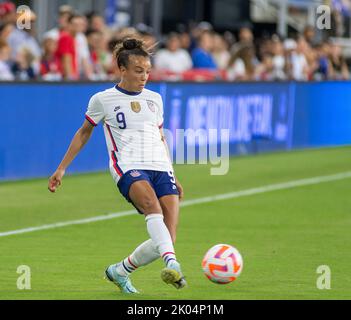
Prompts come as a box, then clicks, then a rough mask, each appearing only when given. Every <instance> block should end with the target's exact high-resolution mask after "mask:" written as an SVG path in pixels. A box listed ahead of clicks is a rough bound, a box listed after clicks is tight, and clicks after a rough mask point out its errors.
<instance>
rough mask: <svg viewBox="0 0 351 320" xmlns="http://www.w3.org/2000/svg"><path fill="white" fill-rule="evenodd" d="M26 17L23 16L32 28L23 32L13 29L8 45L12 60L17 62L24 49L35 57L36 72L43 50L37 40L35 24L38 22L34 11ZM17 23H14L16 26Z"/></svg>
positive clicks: (27, 13)
mask: <svg viewBox="0 0 351 320" xmlns="http://www.w3.org/2000/svg"><path fill="white" fill-rule="evenodd" d="M24 15H27V16H23V15H22V18H23V19H26V20H29V21H30V28H29V29H23V30H20V29H18V28H13V30H12V32H11V34H10V35H9V38H8V43H9V45H10V47H11V55H12V59H13V60H15V59H16V58H17V55H18V53H19V52H20V51H21V50H22V49H23V48H26V49H27V50H29V51H30V52H31V54H32V55H33V56H34V59H35V64H36V71H38V70H39V61H40V57H41V50H40V46H39V44H38V41H37V40H36V38H35V23H36V20H37V16H36V14H35V13H34V12H33V11H29V12H25V13H24ZM15 23H16V21H13V24H14V25H15Z"/></svg>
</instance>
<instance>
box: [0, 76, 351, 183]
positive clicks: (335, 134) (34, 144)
mask: <svg viewBox="0 0 351 320" xmlns="http://www.w3.org/2000/svg"><path fill="white" fill-rule="evenodd" d="M112 86H113V84H111V83H87V84H69V83H66V84H53V83H48V84H28V83H23V84H18V83H17V84H0V96H1V100H0V111H1V119H2V124H1V126H0V135H1V139H0V180H13V179H22V178H34V177H45V176H49V175H50V174H51V173H52V172H53V171H54V170H55V169H56V167H57V166H58V164H59V163H60V161H61V159H62V157H63V156H64V154H65V152H66V150H67V147H68V146H69V143H70V141H71V139H72V137H73V135H74V134H75V132H76V131H77V129H78V128H79V127H80V126H81V125H82V123H83V121H84V114H85V112H86V108H87V105H88V101H89V99H90V97H91V96H92V95H93V94H95V93H96V92H98V91H102V90H104V89H107V88H110V87H112ZM148 88H149V89H151V90H153V91H157V92H159V93H160V94H161V95H162V97H163V100H164V109H165V131H168V132H169V133H170V135H171V138H172V139H173V140H172V141H170V145H171V151H172V154H173V155H174V156H175V152H176V151H177V149H178V145H179V143H180V140H177V139H176V138H177V130H178V131H179V130H183V131H185V132H186V131H189V130H193V131H194V132H196V133H197V135H196V136H195V137H194V136H190V137H189V136H185V137H184V139H185V140H184V143H185V147H187V145H193V146H195V147H196V148H200V147H201V146H209V145H216V144H217V145H218V144H219V143H220V139H221V136H220V135H219V134H218V135H217V136H216V135H211V134H209V133H210V131H211V130H213V129H216V130H217V131H221V130H224V131H225V130H227V132H228V142H229V148H230V154H232V155H235V154H243V153H244V154H245V153H257V152H266V151H272V150H289V149H292V148H306V147H322V146H334V145H345V144H351V108H350V101H351V83H350V82H321V83H294V82H284V83H240V84H239V83H150V84H149V86H148ZM184 157H185V159H187V158H188V157H189V155H188V154H187V153H186V152H185V154H184ZM107 168H108V153H107V150H106V145H105V139H104V137H103V130H102V126H101V125H100V126H99V127H98V128H96V129H95V130H94V134H93V136H92V138H91V140H90V141H89V143H88V144H87V145H86V146H85V148H84V149H83V151H82V152H81V153H80V154H79V155H78V157H77V159H75V161H74V162H73V163H72V165H71V166H70V168H69V170H68V172H71V173H74V172H91V171H100V170H106V169H107Z"/></svg>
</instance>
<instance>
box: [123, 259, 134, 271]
mask: <svg viewBox="0 0 351 320" xmlns="http://www.w3.org/2000/svg"><path fill="white" fill-rule="evenodd" d="M122 266H123V268H124V270H125V271H126V272H128V273H132V272H133V271H134V270H133V269H129V268H128V267H127V266H126V264H125V263H124V260H123V261H122Z"/></svg>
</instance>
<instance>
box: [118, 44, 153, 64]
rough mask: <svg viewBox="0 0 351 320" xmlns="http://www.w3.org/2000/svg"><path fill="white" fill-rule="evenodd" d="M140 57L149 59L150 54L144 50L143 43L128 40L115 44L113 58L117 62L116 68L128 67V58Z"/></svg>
mask: <svg viewBox="0 0 351 320" xmlns="http://www.w3.org/2000/svg"><path fill="white" fill-rule="evenodd" d="M132 55H134V56H142V57H146V58H150V56H151V53H150V52H149V51H148V50H147V49H146V48H145V46H144V43H143V41H141V40H138V39H134V38H128V39H124V40H121V41H119V42H118V43H117V45H116V46H115V49H114V57H115V58H116V60H117V65H118V68H120V67H122V66H123V67H126V68H127V67H128V63H129V56H132Z"/></svg>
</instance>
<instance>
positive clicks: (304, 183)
mask: <svg viewBox="0 0 351 320" xmlns="http://www.w3.org/2000/svg"><path fill="white" fill-rule="evenodd" d="M347 178H351V171H347V172H341V173H338V174H333V175H329V176H319V177H313V178H307V179H300V180H293V181H288V182H282V183H276V184H271V185H266V186H262V187H257V188H251V189H246V190H241V191H234V192H229V193H224V194H219V195H214V196H209V197H203V198H199V199H193V200H185V201H183V202H182V203H181V204H180V206H181V207H188V206H192V205H195V204H202V203H208V202H214V201H220V200H227V199H234V198H240V197H245V196H251V195H255V194H260V193H265V192H271V191H277V190H284V189H290V188H296V187H302V186H308V185H313V184H319V183H323V182H330V181H337V180H343V179H347ZM135 213H136V211H135V210H128V211H122V212H117V213H110V214H106V215H101V216H95V217H91V218H86V219H80V220H71V221H65V222H57V223H53V224H46V225H42V226H38V227H32V228H25V229H18V230H13V231H6V232H0V237H7V236H11V235H16V234H22V233H29V232H35V231H40V230H49V229H56V228H61V227H66V226H72V225H80V224H87V223H92V222H97V221H104V220H111V219H116V218H120V217H125V216H130V215H133V214H135Z"/></svg>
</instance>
